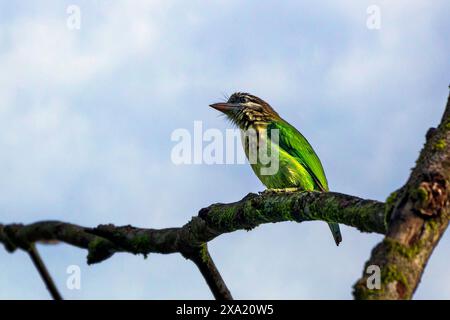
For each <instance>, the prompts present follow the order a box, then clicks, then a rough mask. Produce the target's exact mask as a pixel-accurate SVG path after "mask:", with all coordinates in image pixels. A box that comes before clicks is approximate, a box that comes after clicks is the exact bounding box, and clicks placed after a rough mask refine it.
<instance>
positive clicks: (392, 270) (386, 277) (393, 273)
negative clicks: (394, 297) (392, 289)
mask: <svg viewBox="0 0 450 320" xmlns="http://www.w3.org/2000/svg"><path fill="white" fill-rule="evenodd" d="M394 281H398V282H400V283H402V284H403V285H404V286H405V289H406V290H407V291H408V288H409V286H408V279H407V278H406V276H405V275H404V274H403V273H402V272H401V271H400V270H399V269H398V268H397V266H396V265H390V266H388V267H385V268H383V270H382V271H381V283H382V284H384V285H385V284H388V283H391V282H394ZM382 287H383V285H382Z"/></svg>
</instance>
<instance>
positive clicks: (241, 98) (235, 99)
mask: <svg viewBox="0 0 450 320" xmlns="http://www.w3.org/2000/svg"><path fill="white" fill-rule="evenodd" d="M211 107H213V108H214V109H216V110H219V111H221V112H223V113H224V114H225V115H226V116H227V118H228V119H230V120H231V122H233V123H234V124H235V125H237V126H238V127H240V128H241V129H248V127H249V126H251V125H253V124H258V123H259V124H261V123H268V122H270V121H271V120H274V119H277V118H279V116H278V114H277V113H276V111H275V110H274V109H273V108H272V107H271V106H270V105H269V104H268V103H267V102H265V101H264V100H262V99H261V98H258V97H256V96H254V95H251V94H249V93H245V92H236V93H233V94H232V95H231V96H230V98H229V99H228V101H227V102H221V103H215V104H212V105H211Z"/></svg>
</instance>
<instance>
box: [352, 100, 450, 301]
mask: <svg viewBox="0 0 450 320" xmlns="http://www.w3.org/2000/svg"><path fill="white" fill-rule="evenodd" d="M388 207H389V208H388V211H389V215H390V219H389V228H388V231H387V234H386V237H385V239H384V240H383V242H381V243H380V244H378V245H377V246H376V247H375V248H374V250H373V251H372V256H371V258H370V260H369V261H368V262H367V263H366V266H365V270H366V268H367V267H368V266H369V265H377V266H379V267H380V269H381V276H382V282H381V289H379V290H376V289H372V290H369V289H368V287H367V278H368V275H367V274H366V273H363V277H362V278H361V279H360V280H359V281H358V282H357V283H356V284H355V286H354V295H355V298H357V299H410V298H411V297H412V295H413V293H414V291H415V290H416V288H417V286H418V284H419V282H420V278H421V276H422V273H423V271H424V269H425V266H426V264H427V262H428V259H429V257H430V256H431V253H432V252H433V249H434V248H435V247H436V245H437V244H438V242H439V239H440V238H441V237H442V235H443V233H444V231H445V230H446V228H447V225H448V222H449V216H450V97H449V100H448V102H447V107H446V110H445V112H444V116H443V118H442V121H441V124H440V125H439V127H438V128H437V129H434V128H432V129H430V130H429V131H428V133H427V143H426V144H425V147H424V148H423V150H422V152H421V154H420V157H419V159H418V160H417V165H416V167H415V168H414V169H413V172H412V174H411V177H410V178H409V180H408V182H407V183H406V185H405V186H404V187H403V188H402V189H401V191H400V192H398V193H394V194H393V195H392V196H391V197H390V199H389V201H388Z"/></svg>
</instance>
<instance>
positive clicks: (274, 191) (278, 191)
mask: <svg viewBox="0 0 450 320" xmlns="http://www.w3.org/2000/svg"><path fill="white" fill-rule="evenodd" d="M296 191H302V189H300V188H283V189H266V190H264V191H263V192H262V193H284V192H296Z"/></svg>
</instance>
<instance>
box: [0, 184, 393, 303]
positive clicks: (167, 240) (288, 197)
mask: <svg viewBox="0 0 450 320" xmlns="http://www.w3.org/2000/svg"><path fill="white" fill-rule="evenodd" d="M311 220H324V221H329V222H338V223H342V224H346V225H349V226H352V227H355V228H357V229H359V230H361V231H364V232H377V233H385V231H386V228H385V205H384V204H383V203H381V202H377V201H372V200H363V199H360V198H357V197H353V196H349V195H344V194H339V193H331V192H330V193H319V192H301V191H296V190H285V191H266V192H263V193H261V194H249V195H247V196H246V197H245V198H244V199H242V200H241V201H238V202H235V203H230V204H214V205H211V206H209V207H207V208H204V209H202V210H200V212H199V214H198V216H196V217H193V218H192V219H191V221H189V222H188V223H187V224H185V225H184V226H183V227H181V228H167V229H143V228H135V227H132V226H121V227H116V226H114V225H111V224H109V225H100V226H98V227H96V228H85V227H81V226H77V225H74V224H70V223H65V222H59V221H43V222H37V223H33V224H30V225H21V224H11V225H1V224H0V242H1V243H3V244H4V245H5V248H6V249H7V250H8V251H10V252H13V251H14V250H15V249H17V248H20V249H23V250H26V249H27V248H28V247H29V244H30V243H35V242H40V241H44V242H48V241H53V240H58V241H62V242H65V243H68V244H71V245H74V246H77V247H80V248H85V249H87V250H88V258H87V260H88V263H89V264H91V263H97V262H101V261H103V260H105V259H108V258H109V257H111V256H112V255H113V254H114V253H115V252H129V253H133V254H143V255H147V254H149V253H163V254H168V253H177V252H178V253H181V254H182V255H183V256H184V257H186V258H187V259H190V260H192V261H193V262H194V263H195V264H196V265H197V266H198V268H199V270H200V271H201V273H202V275H203V276H204V277H205V280H206V282H207V283H208V285H209V287H210V288H211V290H212V292H213V295H214V296H215V297H216V298H218V299H231V298H232V297H231V294H230V292H229V290H228V289H227V287H226V285H225V282H224V281H223V279H222V278H221V276H220V273H219V272H218V271H217V269H216V267H215V265H214V262H213V261H212V259H211V257H210V256H209V253H208V251H207V247H206V243H207V242H209V241H211V240H213V239H214V238H216V237H217V236H219V235H221V234H224V233H228V232H233V231H236V230H250V229H253V228H255V227H257V226H258V225H260V224H264V223H275V222H282V221H297V222H303V221H311Z"/></svg>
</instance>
